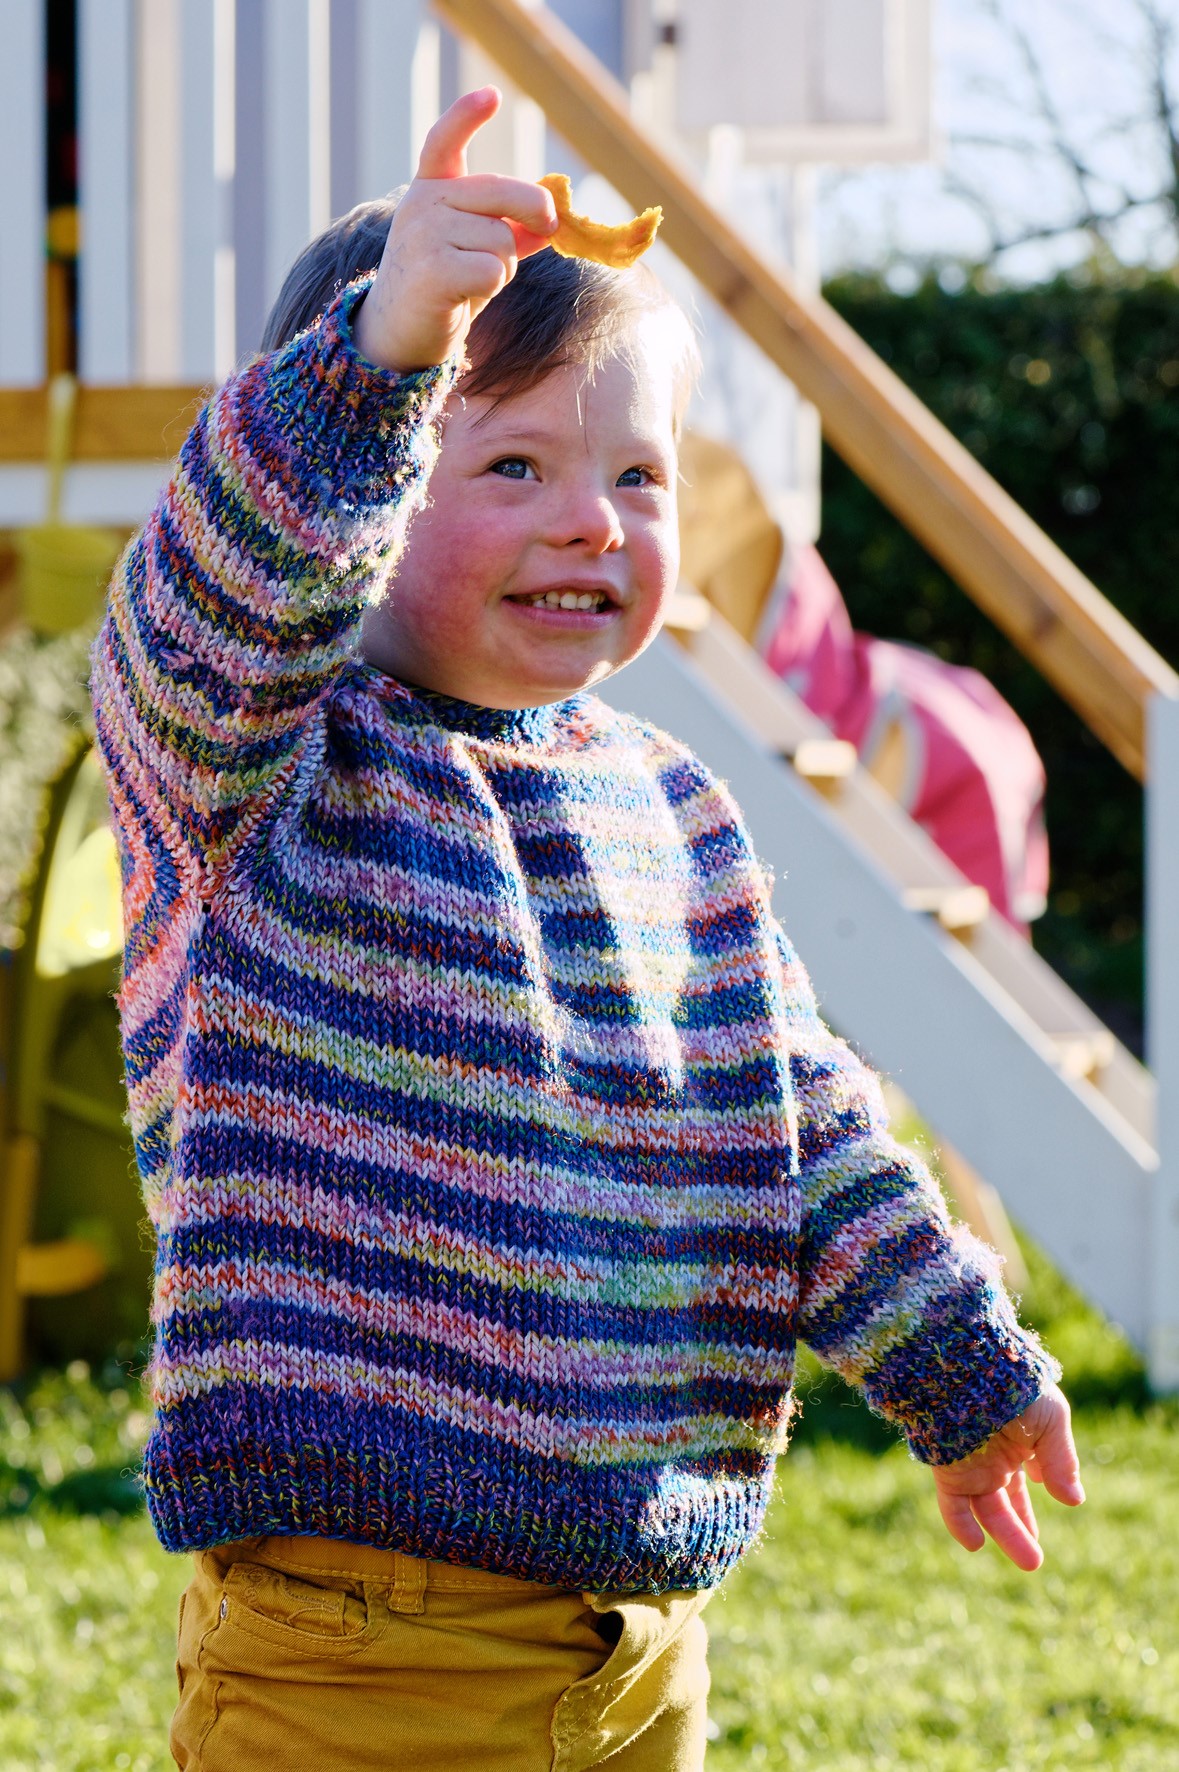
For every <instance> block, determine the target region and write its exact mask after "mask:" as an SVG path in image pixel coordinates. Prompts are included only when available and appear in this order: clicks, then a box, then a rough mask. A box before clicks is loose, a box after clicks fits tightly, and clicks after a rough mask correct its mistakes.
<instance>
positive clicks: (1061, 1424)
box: [1033, 1393, 1085, 1507]
mask: <svg viewBox="0 0 1179 1772" xmlns="http://www.w3.org/2000/svg"><path fill="white" fill-rule="evenodd" d="M1058 1395H1059V1393H1058ZM1055 1400H1056V1399H1055V1398H1053V1399H1052V1401H1053V1402H1055ZM1033 1457H1034V1460H1035V1466H1036V1469H1037V1470H1038V1471H1039V1477H1040V1481H1041V1482H1042V1483H1043V1485H1044V1487H1045V1489H1047V1491H1048V1493H1049V1495H1051V1496H1052V1497H1053V1499H1054V1500H1056V1501H1063V1502H1064V1503H1065V1504H1066V1505H1067V1506H1069V1507H1079V1506H1080V1505H1081V1503H1082V1502H1083V1501H1084V1499H1085V1490H1084V1487H1083V1486H1082V1483H1081V1462H1080V1459H1079V1458H1078V1456H1077V1447H1076V1442H1075V1441H1074V1439H1073V1430H1072V1427H1071V1425H1070V1422H1069V1408H1068V1404H1067V1403H1066V1402H1065V1400H1064V1398H1063V1396H1060V1398H1059V1407H1057V1408H1054V1409H1053V1410H1052V1412H1051V1414H1050V1415H1049V1418H1048V1420H1047V1422H1046V1423H1045V1425H1044V1427H1043V1430H1042V1431H1041V1433H1040V1434H1039V1435H1038V1436H1037V1438H1036V1443H1035V1449H1034V1453H1033Z"/></svg>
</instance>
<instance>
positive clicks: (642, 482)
mask: <svg viewBox="0 0 1179 1772" xmlns="http://www.w3.org/2000/svg"><path fill="white" fill-rule="evenodd" d="M653 479H654V476H653V475H652V473H651V470H650V468H627V470H626V472H625V473H624V474H619V476H618V479H617V481H616V482H615V484H616V485H618V486H650V485H651V484H652V483H653Z"/></svg>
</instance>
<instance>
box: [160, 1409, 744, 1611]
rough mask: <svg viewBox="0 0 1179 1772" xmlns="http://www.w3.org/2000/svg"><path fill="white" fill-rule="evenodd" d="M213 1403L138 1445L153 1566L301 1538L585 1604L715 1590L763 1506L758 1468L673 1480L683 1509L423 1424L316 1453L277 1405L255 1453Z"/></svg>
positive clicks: (643, 1473)
mask: <svg viewBox="0 0 1179 1772" xmlns="http://www.w3.org/2000/svg"><path fill="white" fill-rule="evenodd" d="M219 1402H220V1403H221V1404H222V1406H221V1407H210V1404H209V1400H208V1399H205V1403H204V1406H203V1407H202V1409H201V1411H200V1415H199V1427H198V1424H197V1421H196V1419H195V1417H194V1419H193V1421H192V1423H191V1425H189V1424H183V1425H182V1424H172V1425H171V1426H157V1429H156V1431H155V1433H154V1434H153V1436H152V1439H151V1440H150V1441H149V1444H148V1448H147V1457H146V1460H145V1469H144V1483H145V1488H146V1492H147V1504H148V1511H149V1513H150V1515H151V1519H152V1523H153V1525H154V1527H155V1530H156V1533H157V1535H158V1537H159V1539H160V1542H161V1544H162V1545H163V1546H164V1548H165V1549H166V1550H169V1551H175V1552H186V1551H198V1550H207V1549H209V1548H211V1547H212V1546H213V1545H215V1544H222V1543H228V1542H231V1541H234V1540H237V1539H243V1538H258V1537H265V1536H268V1535H271V1534H283V1535H303V1534H306V1535H311V1536H316V1537H323V1538H338V1539H345V1540H348V1541H349V1542H351V1543H354V1544H366V1545H373V1546H376V1547H377V1548H378V1549H382V1550H393V1551H400V1552H402V1553H403V1554H405V1555H408V1556H414V1557H427V1558H431V1559H434V1560H437V1561H440V1562H447V1563H456V1564H460V1565H462V1566H465V1567H468V1568H476V1569H487V1570H491V1571H493V1572H495V1573H498V1574H503V1575H513V1576H516V1577H518V1578H519V1579H521V1580H525V1581H537V1582H543V1583H546V1584H551V1585H554V1586H559V1587H565V1588H572V1589H576V1590H579V1591H586V1592H591V1593H605V1592H645V1593H661V1592H666V1591H669V1590H695V1589H697V1588H707V1587H715V1586H716V1585H717V1584H718V1583H719V1582H721V1581H722V1580H723V1579H724V1577H725V1575H726V1574H727V1573H728V1571H729V1570H730V1569H731V1568H732V1567H733V1565H734V1564H735V1563H736V1562H737V1561H738V1560H739V1559H740V1557H741V1556H742V1554H743V1553H744V1552H745V1551H746V1550H748V1549H749V1547H750V1545H751V1543H752V1542H753V1540H754V1539H755V1538H756V1537H757V1535H758V1533H759V1532H760V1530H761V1527H762V1523H763V1520H764V1516H765V1509H766V1504H767V1502H768V1499H769V1493H770V1469H771V1464H770V1461H769V1460H768V1459H767V1460H766V1461H765V1473H766V1474H765V1476H764V1478H761V1477H754V1478H753V1479H752V1480H751V1478H750V1475H749V1474H748V1472H746V1473H742V1474H740V1475H738V1474H732V1475H728V1476H725V1475H720V1476H718V1477H716V1478H715V1479H714V1480H712V1481H711V1482H708V1481H707V1479H703V1478H702V1477H701V1476H700V1475H699V1473H698V1471H697V1469H695V1468H694V1467H692V1466H690V1465H689V1466H687V1467H684V1473H683V1477H684V1483H685V1485H686V1486H689V1487H690V1488H691V1490H692V1494H691V1497H690V1498H689V1497H688V1496H687V1495H684V1496H683V1497H682V1498H681V1499H680V1501H679V1503H678V1505H677V1503H676V1501H675V1499H674V1489H675V1482H674V1478H673V1475H672V1473H671V1472H670V1471H669V1469H668V1467H667V1465H666V1464H665V1463H661V1464H660V1465H658V1466H653V1465H637V1464H635V1465H625V1466H620V1465H613V1466H585V1465H575V1464H572V1463H568V1462H564V1461H559V1460H545V1459H540V1458H536V1457H528V1456H527V1455H521V1454H520V1452H519V1451H518V1449H517V1448H514V1447H511V1446H489V1445H487V1444H484V1443H480V1442H479V1438H478V1436H475V1435H471V1434H463V1433H459V1432H454V1433H451V1434H447V1433H445V1431H442V1430H439V1429H438V1428H437V1426H436V1425H435V1424H432V1423H428V1422H423V1423H421V1424H420V1428H421V1431H420V1433H416V1434H415V1435H414V1437H413V1438H412V1439H411V1438H409V1437H408V1436H407V1437H405V1438H403V1439H402V1440H401V1441H400V1442H398V1440H397V1439H396V1437H395V1436H393V1435H388V1434H385V1435H382V1436H381V1437H380V1438H378V1437H377V1435H376V1434H375V1433H368V1434H356V1435H354V1436H353V1438H352V1439H351V1442H350V1443H349V1442H346V1441H343V1440H340V1441H337V1442H336V1443H335V1444H331V1443H329V1442H328V1441H327V1440H326V1439H325V1438H324V1437H323V1424H322V1422H317V1421H316V1420H315V1419H314V1416H315V1413H316V1411H315V1405H314V1402H312V1403H311V1404H310V1406H309V1407H307V1408H306V1409H301V1408H300V1407H299V1404H298V1402H296V1403H294V1404H293V1405H292V1403H291V1402H290V1400H289V1399H287V1403H286V1408H285V1409H284V1420H283V1422H282V1426H281V1430H280V1431H278V1432H276V1433H274V1434H273V1437H272V1440H271V1442H270V1444H268V1445H267V1446H266V1447H265V1450H263V1449H262V1446H263V1442H262V1441H261V1439H260V1438H259V1437H258V1436H257V1434H256V1433H255V1431H254V1430H253V1429H251V1428H248V1427H247V1428H244V1429H243V1427H242V1426H241V1424H240V1412H239V1409H238V1408H236V1407H235V1406H233V1405H232V1404H231V1403H230V1402H229V1400H228V1399H220V1400H219ZM235 1417H237V1418H238V1423H237V1425H236V1426H235V1419H234V1418H235ZM260 1425H261V1424H260ZM365 1425H366V1426H368V1427H369V1428H372V1427H374V1426H375V1425H376V1424H375V1422H369V1423H366V1424H365ZM186 1429H187V1431H186ZM198 1435H199V1437H198ZM289 1447H298V1449H299V1450H298V1451H297V1452H296V1451H293V1450H287V1448H289ZM752 1462H756V1463H758V1464H759V1465H760V1464H761V1463H762V1461H761V1460H760V1459H758V1458H754V1459H753V1460H752ZM669 1479H671V1480H669ZM702 1484H704V1485H706V1486H707V1488H708V1489H709V1493H708V1495H707V1499H704V1498H703V1497H702V1493H701V1487H702Z"/></svg>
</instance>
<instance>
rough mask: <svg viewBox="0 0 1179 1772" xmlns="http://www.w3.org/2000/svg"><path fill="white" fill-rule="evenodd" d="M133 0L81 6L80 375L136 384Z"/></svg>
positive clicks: (89, 0) (90, 1)
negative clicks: (134, 381)
mask: <svg viewBox="0 0 1179 1772" xmlns="http://www.w3.org/2000/svg"><path fill="white" fill-rule="evenodd" d="M133 13H134V8H133V3H132V0H81V4H80V5H79V7H78V203H79V207H80V209H81V212H82V216H83V218H84V223H83V229H82V246H81V254H80V258H79V264H78V277H79V289H78V309H79V338H78V373H79V375H80V377H81V379H82V380H83V381H89V382H105V383H112V382H114V383H122V382H129V381H133V380H134V378H135V325H136V312H135V20H134V16H133Z"/></svg>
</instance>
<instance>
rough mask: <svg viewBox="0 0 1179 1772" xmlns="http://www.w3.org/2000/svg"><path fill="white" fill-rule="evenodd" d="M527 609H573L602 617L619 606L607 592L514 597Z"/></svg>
mask: <svg viewBox="0 0 1179 1772" xmlns="http://www.w3.org/2000/svg"><path fill="white" fill-rule="evenodd" d="M509 601H510V602H512V603H519V604H520V605H521V607H522V608H525V609H573V610H577V611H579V612H585V613H588V614H590V615H601V614H603V613H604V612H605V611H606V610H607V609H615V608H617V604H616V603H615V602H614V599H613V598H612V597H609V596H608V595H607V594H606V592H605V591H534V592H533V593H532V594H531V595H530V596H521V597H512V598H510V599H509Z"/></svg>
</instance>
